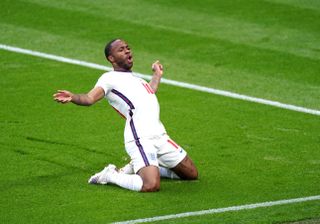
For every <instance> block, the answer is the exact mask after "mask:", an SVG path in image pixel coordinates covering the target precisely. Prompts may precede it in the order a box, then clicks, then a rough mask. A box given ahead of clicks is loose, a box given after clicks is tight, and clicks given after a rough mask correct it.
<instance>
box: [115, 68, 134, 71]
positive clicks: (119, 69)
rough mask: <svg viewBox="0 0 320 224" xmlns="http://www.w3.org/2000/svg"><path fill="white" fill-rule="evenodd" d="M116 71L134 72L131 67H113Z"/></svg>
mask: <svg viewBox="0 0 320 224" xmlns="http://www.w3.org/2000/svg"><path fill="white" fill-rule="evenodd" d="M113 70H114V71H116V72H132V71H131V70H130V69H124V68H113Z"/></svg>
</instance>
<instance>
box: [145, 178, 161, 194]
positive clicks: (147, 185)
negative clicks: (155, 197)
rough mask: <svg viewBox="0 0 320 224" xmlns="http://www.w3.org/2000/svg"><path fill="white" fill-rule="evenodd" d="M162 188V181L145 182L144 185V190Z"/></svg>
mask: <svg viewBox="0 0 320 224" xmlns="http://www.w3.org/2000/svg"><path fill="white" fill-rule="evenodd" d="M159 190H160V182H159V181H153V182H148V183H143V185H142V189H141V191H142V192H155V191H159Z"/></svg>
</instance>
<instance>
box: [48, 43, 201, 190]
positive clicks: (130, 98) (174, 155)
mask: <svg viewBox="0 0 320 224" xmlns="http://www.w3.org/2000/svg"><path fill="white" fill-rule="evenodd" d="M105 56H106V58H107V60H108V61H109V62H110V63H111V64H112V66H113V69H114V70H113V71H110V72H106V73H104V74H103V75H102V76H101V77H100V78H99V80H98V81H97V83H96V85H95V86H94V88H93V89H92V90H91V91H89V92H88V93H86V94H74V93H72V92H70V91H67V90H58V91H57V93H55V94H54V95H53V97H54V100H56V101H57V102H59V103H69V102H72V103H74V104H76V105H82V106H90V105H92V104H94V103H96V102H97V101H99V100H101V99H102V98H106V99H107V100H108V102H109V104H110V105H111V106H112V107H113V108H114V109H115V110H116V111H117V112H118V113H120V115H121V116H123V117H124V118H125V119H126V125H125V130H124V138H125V149H126V152H127V153H128V155H129V156H130V158H131V162H130V163H129V164H128V165H126V166H125V167H124V168H122V169H119V170H118V169H117V168H116V166H115V165H112V164H109V165H108V166H106V167H105V168H104V169H103V170H102V171H101V172H99V173H96V174H95V175H93V176H92V177H91V178H90V179H89V181H88V182H89V183H91V184H107V183H112V184H116V185H118V186H120V187H123V188H126V189H129V190H134V191H141V192H153V191H158V190H159V189H160V177H161V176H165V177H168V178H180V179H183V180H195V179H197V178H198V171H197V168H196V167H195V165H194V163H193V162H192V160H191V159H190V158H189V156H188V155H187V153H186V151H185V150H184V149H183V148H182V147H181V146H179V145H178V144H177V143H175V142H174V141H173V140H172V139H170V137H169V136H168V135H167V134H166V130H165V128H164V126H163V124H162V123H161V121H160V118H159V114H160V109H159V103H158V100H157V97H156V95H155V93H156V92H157V90H158V86H159V84H160V80H161V77H162V75H163V66H162V65H161V64H160V62H159V61H156V62H155V63H153V64H152V70H153V76H152V79H151V81H150V82H149V83H147V82H146V81H145V80H143V79H141V78H138V77H136V76H135V75H134V73H133V72H132V71H131V68H132V66H133V56H132V52H131V49H130V47H129V46H128V44H127V43H126V42H125V41H123V40H121V39H115V40H112V41H110V42H109V43H108V44H107V45H106V47H105Z"/></svg>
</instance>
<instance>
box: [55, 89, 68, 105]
mask: <svg viewBox="0 0 320 224" xmlns="http://www.w3.org/2000/svg"><path fill="white" fill-rule="evenodd" d="M53 99H54V100H55V101H57V102H58V103H63V104H65V103H69V102H70V101H71V100H72V96H71V93H70V92H69V91H67V90H58V91H57V93H55V94H53Z"/></svg>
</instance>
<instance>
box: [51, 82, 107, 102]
mask: <svg viewBox="0 0 320 224" xmlns="http://www.w3.org/2000/svg"><path fill="white" fill-rule="evenodd" d="M103 97H104V90H103V89H102V88H101V87H95V88H93V89H92V90H91V91H90V92H88V93H86V94H74V93H72V92H70V91H67V90H58V91H57V93H55V94H54V95H53V99H54V100H55V101H57V102H58V103H63V104H65V103H69V102H72V103H74V104H77V105H81V106H90V105H92V104H94V103H96V102H97V101H99V100H100V99H102V98H103Z"/></svg>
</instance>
